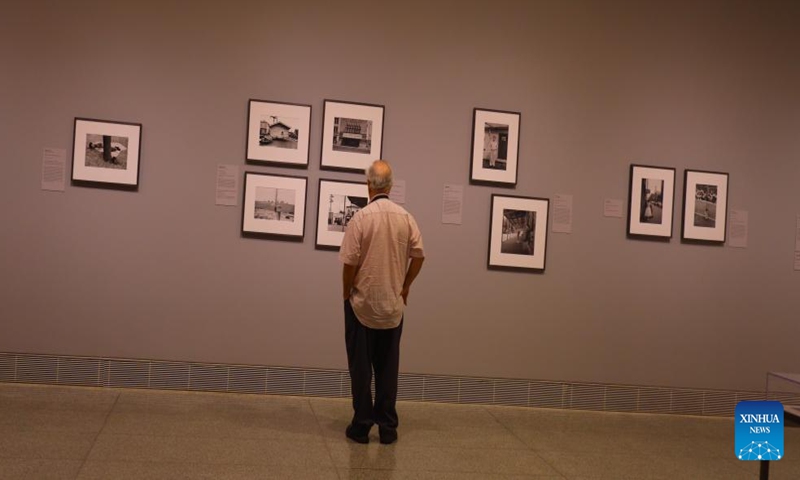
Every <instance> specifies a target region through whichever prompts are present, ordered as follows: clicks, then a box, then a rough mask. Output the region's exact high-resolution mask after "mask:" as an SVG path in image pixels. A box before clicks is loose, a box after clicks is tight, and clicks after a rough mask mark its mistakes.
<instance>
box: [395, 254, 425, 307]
mask: <svg viewBox="0 0 800 480" xmlns="http://www.w3.org/2000/svg"><path fill="white" fill-rule="evenodd" d="M424 261H425V258H424V257H411V265H409V266H408V271H407V272H406V279H405V281H404V282H403V291H402V292H401V293H400V295H402V296H403V303H404V304H406V305H408V292H409V290H411V284H412V283H414V279H415V278H417V275H419V271H420V270H422V262H424Z"/></svg>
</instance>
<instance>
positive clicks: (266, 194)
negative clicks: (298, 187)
mask: <svg viewBox="0 0 800 480" xmlns="http://www.w3.org/2000/svg"><path fill="white" fill-rule="evenodd" d="M294 203H295V191H294V190H292V189H289V188H273V187H256V199H255V210H254V212H253V217H254V218H256V219H259V220H278V221H282V222H283V221H288V222H294Z"/></svg>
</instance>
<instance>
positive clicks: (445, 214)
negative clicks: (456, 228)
mask: <svg viewBox="0 0 800 480" xmlns="http://www.w3.org/2000/svg"><path fill="white" fill-rule="evenodd" d="M463 209H464V186H463V185H452V184H445V185H444V192H443V193H442V223H451V224H454V225H461V217H462V211H463Z"/></svg>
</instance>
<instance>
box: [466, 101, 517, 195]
mask: <svg viewBox="0 0 800 480" xmlns="http://www.w3.org/2000/svg"><path fill="white" fill-rule="evenodd" d="M521 122H522V114H521V113H520V112H510V111H505V110H490V109H485V108H475V109H473V111H472V146H471V149H470V159H471V160H470V171H469V181H470V183H472V184H475V185H488V186H495V187H508V188H514V187H516V185H517V178H518V176H519V136H520V126H521Z"/></svg>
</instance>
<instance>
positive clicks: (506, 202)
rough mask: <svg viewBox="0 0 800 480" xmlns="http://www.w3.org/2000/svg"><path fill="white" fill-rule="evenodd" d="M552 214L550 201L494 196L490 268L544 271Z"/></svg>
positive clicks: (490, 229)
mask: <svg viewBox="0 0 800 480" xmlns="http://www.w3.org/2000/svg"><path fill="white" fill-rule="evenodd" d="M549 211H550V200H549V199H547V198H535V197H516V196H506V195H497V194H495V195H492V209H491V215H492V217H491V225H490V227H489V268H493V269H506V270H523V271H524V270H527V271H538V272H543V271H544V267H545V258H546V256H547V223H548V222H547V217H548V212H549Z"/></svg>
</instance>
